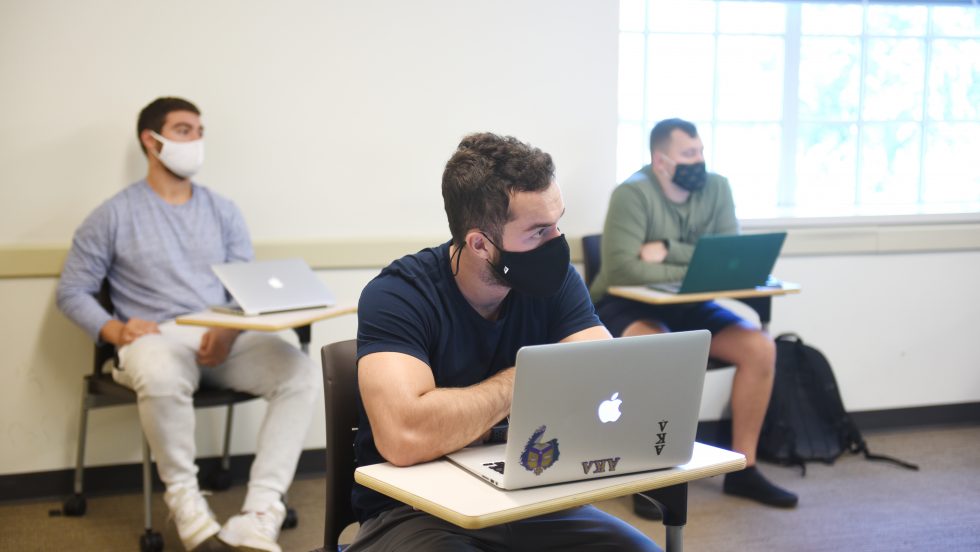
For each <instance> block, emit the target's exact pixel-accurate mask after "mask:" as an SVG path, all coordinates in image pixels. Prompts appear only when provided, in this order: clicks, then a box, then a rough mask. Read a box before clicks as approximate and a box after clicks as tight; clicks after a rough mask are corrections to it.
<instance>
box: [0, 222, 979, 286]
mask: <svg viewBox="0 0 980 552" xmlns="http://www.w3.org/2000/svg"><path fill="white" fill-rule="evenodd" d="M774 230H778V229H776V228H763V227H753V228H752V229H750V231H752V232H766V231H774ZM788 232H789V236H788V238H787V240H786V245H785V246H784V247H783V255H785V256H805V255H848V254H884V253H912V252H923V251H929V252H938V251H972V250H980V223H963V224H909V225H902V226H853V227H838V226H834V227H827V228H791V229H789V230H788ZM445 239H447V238H445V237H438V238H431V239H426V238H414V239H400V238H391V239H385V238H375V239H350V238H348V239H320V240H291V241H289V240H283V241H266V242H263V241H259V242H257V243H256V244H255V255H256V257H257V258H259V259H281V258H287V257H300V258H302V259H305V260H306V262H307V263H309V264H310V266H312V267H313V268H315V269H317V270H341V269H354V268H381V267H383V266H386V265H387V264H388V263H390V262H391V261H393V260H394V259H397V258H399V257H401V256H403V255H406V254H409V253H414V252H416V251H418V250H420V249H423V248H425V247H430V246H433V245H436V244H439V243H442V241H443V240H445ZM568 243H569V246H570V247H571V250H572V260H573V261H574V262H581V260H582V246H581V236H569V238H568ZM67 253H68V246H67V245H64V244H49V245H4V246H0V278H39V277H40V278H55V277H57V276H58V275H59V274H61V266H62V264H64V262H65V255H66V254H67Z"/></svg>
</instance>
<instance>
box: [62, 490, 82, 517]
mask: <svg viewBox="0 0 980 552" xmlns="http://www.w3.org/2000/svg"><path fill="white" fill-rule="evenodd" d="M85 507H86V504H85V497H84V496H82V495H80V494H74V495H72V496H70V497H68V499H66V500H65V503H64V504H63V505H62V507H61V513H62V514H64V515H66V516H69V517H80V516H84V515H85Z"/></svg>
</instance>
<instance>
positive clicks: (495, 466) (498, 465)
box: [483, 461, 504, 475]
mask: <svg viewBox="0 0 980 552" xmlns="http://www.w3.org/2000/svg"><path fill="white" fill-rule="evenodd" d="M483 465H484V466H486V467H488V468H490V469H491V470H493V471H495V472H497V473H499V474H500V475H503V474H504V462H503V461H501V462H487V463H485V464H483Z"/></svg>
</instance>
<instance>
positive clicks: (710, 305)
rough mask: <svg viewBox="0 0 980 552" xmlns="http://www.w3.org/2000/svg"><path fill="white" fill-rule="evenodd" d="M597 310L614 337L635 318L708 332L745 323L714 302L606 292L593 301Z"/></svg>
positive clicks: (679, 330)
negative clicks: (650, 300)
mask: <svg viewBox="0 0 980 552" xmlns="http://www.w3.org/2000/svg"><path fill="white" fill-rule="evenodd" d="M596 311H597V312H598V313H599V319H600V320H601V321H602V323H603V325H605V326H606V329H608V330H609V333H611V334H612V335H613V337H620V336H621V335H623V331H624V330H626V328H627V327H628V326H629V325H630V324H632V323H633V322H636V321H637V320H653V321H656V322H660V323H661V324H663V325H665V326H667V328H668V329H669V330H670V331H672V332H684V331H689V330H708V331H709V332H711V335H717V334H718V332H720V331H721V330H724V329H725V328H727V327H728V326H731V325H732V324H739V323H742V322H744V320H743V319H742V317H740V316H738V315H737V314H735V313H733V312H732V311H730V310H728V309H726V308H724V307H722V306H721V305H719V304H718V303H715V302H714V301H708V302H704V303H682V304H677V305H650V304H647V303H640V302H639V301H631V300H629V299H623V298H622V297H614V296H612V295H606V296H605V297H603V298H602V299H600V300H599V302H598V303H596Z"/></svg>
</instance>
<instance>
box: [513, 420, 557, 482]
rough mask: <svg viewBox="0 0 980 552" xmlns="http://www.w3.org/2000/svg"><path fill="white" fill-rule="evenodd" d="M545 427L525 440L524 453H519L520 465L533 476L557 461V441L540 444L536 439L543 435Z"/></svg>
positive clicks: (552, 440)
mask: <svg viewBox="0 0 980 552" xmlns="http://www.w3.org/2000/svg"><path fill="white" fill-rule="evenodd" d="M546 429H547V426H541V427H539V428H538V429H537V431H535V432H534V434H533V435H531V438H530V439H528V440H527V445H525V446H524V452H522V453H521V465H522V466H524V468H525V469H527V470H528V471H531V472H534V475H541V472H543V471H544V470H546V469H548V468H550V467H551V466H553V465H555V462H557V461H558V455H559V451H558V439H551V440H550V441H547V442H541V441H539V440H538V439H540V438H541V436H542V435H544V432H545V430H546Z"/></svg>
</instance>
